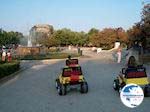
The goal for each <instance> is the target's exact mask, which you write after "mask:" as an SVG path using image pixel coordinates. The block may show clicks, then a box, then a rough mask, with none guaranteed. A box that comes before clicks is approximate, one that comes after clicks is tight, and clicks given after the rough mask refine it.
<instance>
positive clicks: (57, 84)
mask: <svg viewBox="0 0 150 112" xmlns="http://www.w3.org/2000/svg"><path fill="white" fill-rule="evenodd" d="M55 86H56V89H58V86H59V79H56V81H55Z"/></svg>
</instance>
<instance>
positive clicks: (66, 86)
mask: <svg viewBox="0 0 150 112" xmlns="http://www.w3.org/2000/svg"><path fill="white" fill-rule="evenodd" d="M71 87H76V88H79V90H80V92H81V93H87V92H88V84H87V82H86V80H85V78H84V76H83V74H82V70H81V67H80V66H73V67H69V66H66V67H65V68H63V69H62V71H61V73H60V75H59V77H58V79H56V88H57V90H58V93H59V95H66V93H67V91H68V90H70V89H71Z"/></svg>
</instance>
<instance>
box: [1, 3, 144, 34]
mask: <svg viewBox="0 0 150 112" xmlns="http://www.w3.org/2000/svg"><path fill="white" fill-rule="evenodd" d="M142 7H143V5H142V0H0V28H2V29H3V30H5V31H19V32H22V33H23V34H25V35H26V34H28V32H29V30H30V29H31V27H32V26H34V25H35V24H50V25H52V26H53V27H54V29H55V30H58V29H62V28H68V29H71V30H73V31H85V32H88V31H89V30H90V29H91V28H97V29H99V30H102V29H104V28H117V27H123V28H124V29H125V30H128V29H129V28H131V27H132V26H133V25H134V24H135V23H136V22H139V21H140V19H141V11H142Z"/></svg>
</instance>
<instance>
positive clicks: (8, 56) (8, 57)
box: [7, 52, 12, 62]
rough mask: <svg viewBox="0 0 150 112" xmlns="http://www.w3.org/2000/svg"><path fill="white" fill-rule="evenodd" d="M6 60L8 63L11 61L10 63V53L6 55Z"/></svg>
mask: <svg viewBox="0 0 150 112" xmlns="http://www.w3.org/2000/svg"><path fill="white" fill-rule="evenodd" d="M7 60H8V62H11V61H12V57H11V55H10V52H8V53H7Z"/></svg>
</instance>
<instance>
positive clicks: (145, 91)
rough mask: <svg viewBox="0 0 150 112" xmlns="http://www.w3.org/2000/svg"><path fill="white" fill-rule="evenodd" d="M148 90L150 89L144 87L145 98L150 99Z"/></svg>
mask: <svg viewBox="0 0 150 112" xmlns="http://www.w3.org/2000/svg"><path fill="white" fill-rule="evenodd" d="M147 89H148V87H146V86H145V87H144V96H145V97H148V91H147Z"/></svg>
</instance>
